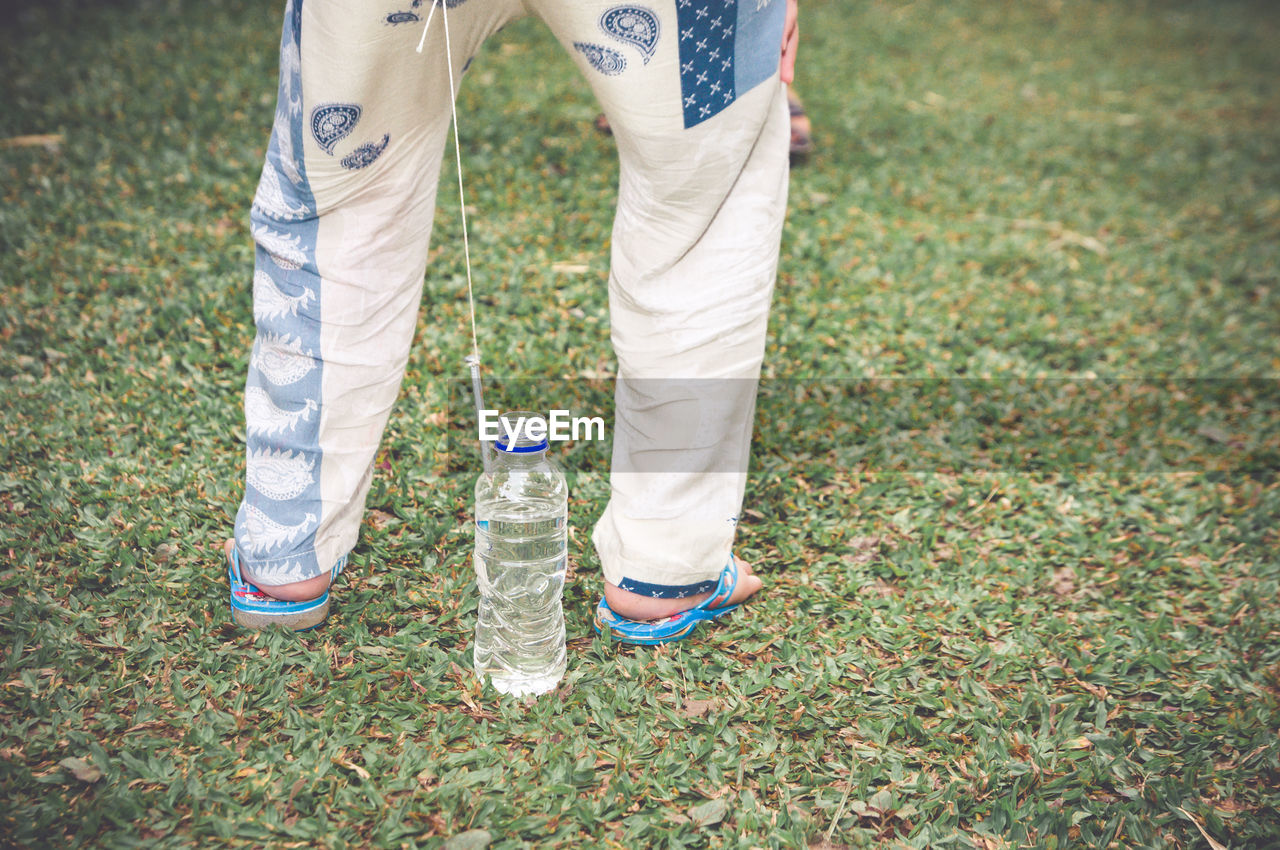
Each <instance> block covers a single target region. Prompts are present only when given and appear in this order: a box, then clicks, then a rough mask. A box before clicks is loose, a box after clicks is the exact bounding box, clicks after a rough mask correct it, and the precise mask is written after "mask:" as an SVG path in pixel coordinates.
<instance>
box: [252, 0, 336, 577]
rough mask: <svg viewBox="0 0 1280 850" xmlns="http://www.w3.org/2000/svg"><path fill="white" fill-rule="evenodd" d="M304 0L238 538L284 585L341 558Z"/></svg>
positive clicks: (273, 192) (277, 158) (274, 192)
mask: <svg viewBox="0 0 1280 850" xmlns="http://www.w3.org/2000/svg"><path fill="white" fill-rule="evenodd" d="M301 26H302V0H290V2H289V6H288V9H287V10H286V12H285V20H284V33H283V36H282V38H281V44H280V90H279V98H278V103H277V106H276V116H275V125H274V127H273V129H272V133H271V143H270V145H269V146H268V148H267V162H266V164H265V166H264V167H263V176H262V180H261V182H260V183H259V186H258V194H257V197H256V199H255V202H254V205H253V209H252V212H251V214H250V221H251V230H252V232H253V237H254V241H255V242H256V243H257V262H256V269H255V271H254V276H253V289H254V299H253V300H254V320H255V322H256V324H257V328H258V334H257V339H256V340H255V341H254V345H253V354H252V356H251V358H250V361H249V377H248V381H247V383H246V386H245V394H244V408H245V423H246V438H247V441H246V442H247V446H246V447H247V457H246V467H245V484H246V487H245V495H244V501H243V502H242V503H241V504H240V510H239V512H238V513H237V514H236V530H235V538H236V547H237V549H238V550H239V552H240V557H241V558H242V560H243V561H244V562H246V563H248V564H249V565H250V568H251V569H252V571H253V574H254V575H255V576H257V577H259V578H262V579H271V581H270V582H269V583H272V584H284V583H286V582H290V581H298V580H301V579H305V578H310V577H312V576H315V575H319V574H321V573H322V572H324V571H325V570H327V569H329V568H330V567H332V566H333V565H332V564H324V565H321V564H319V563H318V562H317V561H316V555H315V550H314V548H313V547H314V535H315V530H316V527H317V525H318V523H319V518H320V513H321V500H320V462H321V451H320V445H319V424H320V387H321V375H322V372H323V364H322V363H321V361H320V359H319V356H318V355H319V352H320V307H321V305H320V276H319V272H318V270H317V269H316V256H315V245H316V232H317V228H318V222H317V219H316V216H315V209H316V202H315V197H314V195H313V194H312V192H311V184H310V181H309V180H308V179H307V172H306V164H305V160H304V157H303V150H302V145H303V139H304V134H305V132H306V128H305V123H304V116H303V109H302V73H301V63H300V62H299V56H300V48H301ZM359 114H360V112H359V107H352V106H347V105H336V106H335V107H330V108H329V109H328V111H323V110H317V114H315V115H313V116H312V121H311V128H310V129H311V132H312V134H313V135H314V136H315V138H316V141H317V142H318V143H319V144H320V145H321V146H322V147H325V148H326V149H331V148H332V146H333V145H334V144H336V143H337V141H338V140H339V139H340V138H342V137H343V136H345V135H346V134H347V133H349V132H350V131H351V128H352V127H354V125H355V122H356V120H357V119H358V118H359Z"/></svg>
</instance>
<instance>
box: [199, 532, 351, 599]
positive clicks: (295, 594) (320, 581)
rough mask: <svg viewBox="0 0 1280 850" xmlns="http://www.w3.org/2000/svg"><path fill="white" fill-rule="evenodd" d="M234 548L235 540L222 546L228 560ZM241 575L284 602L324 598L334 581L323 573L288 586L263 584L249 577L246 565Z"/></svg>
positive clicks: (228, 541) (230, 540)
mask: <svg viewBox="0 0 1280 850" xmlns="http://www.w3.org/2000/svg"><path fill="white" fill-rule="evenodd" d="M234 546H235V540H233V539H228V540H226V541H224V542H223V544H222V552H223V554H224V555H226V556H227V558H228V559H229V558H230V557H231V551H232V549H233V547H234ZM240 574H241V575H242V576H244V579H245V580H246V581H248V582H250V583H252V584H253V586H254V587H256V588H258V590H261V591H262V592H263V593H265V594H267V596H270V597H271V598H272V599H279V600H280V601H282V602H310V601H311V600H312V599H319V598H320V597H321V596H324V592H325V591H326V590H328V589H329V584H330V583H331V582H332V580H333V579H332V576H330V575H329V573H321V574H320V575H318V576H315V577H313V578H309V579H304V580H302V581H293V582H289V583H288V584H262V583H260V582H258V581H257V580H256V579H255V578H253V576H251V575H249V573H248V572H247V571H246V570H245V568H244V564H241V565H240Z"/></svg>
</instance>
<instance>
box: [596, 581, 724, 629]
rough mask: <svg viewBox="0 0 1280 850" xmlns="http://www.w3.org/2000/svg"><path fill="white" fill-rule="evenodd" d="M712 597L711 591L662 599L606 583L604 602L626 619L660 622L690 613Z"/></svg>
mask: <svg viewBox="0 0 1280 850" xmlns="http://www.w3.org/2000/svg"><path fill="white" fill-rule="evenodd" d="M710 596H711V591H707V592H705V593H698V594H695V595H693V596H686V597H683V598H680V599H662V598H655V597H652V596H644V595H642V594H639V593H633V592H632V591H630V590H623V589H622V588H620V587H618V586H617V585H616V584H612V583H610V582H607V581H606V582H605V583H604V601H605V602H606V603H608V605H609V607H610V608H612V609H613V612H614V613H615V614H617V615H618V616H620V617H626V618H627V619H628V620H658V619H661V618H662V617H670V616H671V615H673V614H679V613H680V612H681V611H688V610H689V609H690V608H692V607H693V606H695V605H697V604H698V603H699V602H701V601H703V600H704V599H707V598H708V597H710Z"/></svg>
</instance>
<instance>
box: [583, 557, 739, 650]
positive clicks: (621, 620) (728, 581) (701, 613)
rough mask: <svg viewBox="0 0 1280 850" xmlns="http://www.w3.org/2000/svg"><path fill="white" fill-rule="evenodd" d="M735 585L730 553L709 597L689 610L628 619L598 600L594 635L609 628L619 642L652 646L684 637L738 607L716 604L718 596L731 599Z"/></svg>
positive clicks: (736, 569)
mask: <svg viewBox="0 0 1280 850" xmlns="http://www.w3.org/2000/svg"><path fill="white" fill-rule="evenodd" d="M737 586H738V566H737V564H736V563H734V560H733V555H730V556H729V563H727V564H725V565H724V569H723V570H722V571H721V572H720V581H719V582H717V583H716V589H715V590H714V591H712V593H711V595H710V596H709V597H707V598H706V599H704V600H702V601H701V602H699V603H698V604H697V605H695V606H694V607H692V608H690V609H689V610H688V611H681V612H680V613H678V614H672V615H671V616H670V617H663V618H662V619H660V620H628V619H627V618H626V617H623V616H621V615H620V614H618V613H617V612H615V611H614V610H613V609H612V608H610V607H609V603H607V602H605V601H604V600H603V599H601V600H600V604H599V605H597V606H596V616H595V622H594V624H593V625H594V626H595V630H596V633H597V634H601V633H603V632H604V630H605V629H608V630H609V634H610V635H611V636H612V637H613V639H614V640H616V641H618V642H619V643H637V644H644V645H650V646H651V645H655V644H661V643H671V642H672V641H677V640H683V639H684V638H687V637H688V636H689V635H690V634H692V633H693V630H694V629H695V628H696V627H697V625H698V623H700V622H702V621H704V620H717V619H719V618H720V617H723V616H724V615H725V614H728V613H729V612H730V611H732V610H733V609H735V608H737V607H738V606H737V605H725V606H723V607H715V602H716V600H717V599H721V600H728V599H730V598H732V596H733V591H734V588H736V587H737Z"/></svg>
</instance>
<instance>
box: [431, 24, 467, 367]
mask: <svg viewBox="0 0 1280 850" xmlns="http://www.w3.org/2000/svg"><path fill="white" fill-rule="evenodd" d="M437 2H438V3H439V4H440V7H441V8H442V9H443V10H444V11H442V12H441V13H440V16H441V17H442V18H443V19H444V59H445V66H446V67H447V68H448V69H449V111H450V114H451V115H452V116H453V158H454V161H455V162H456V163H457V165H458V210H459V212H460V213H461V215H462V254H463V257H464V259H465V261H466V267H467V307H468V309H469V310H470V311H471V355H472V357H474V358H475V366H473V370H476V371H478V368H479V364H480V341H479V337H477V336H476V300H475V295H474V294H473V292H472V288H471V241H470V240H469V239H468V238H467V198H466V195H465V194H464V193H463V189H462V145H461V143H459V141H458V105H457V103H456V101H457V92H456V91H455V88H454V83H453V47H452V45H451V43H450V40H449V0H432V2H431V11H430V12H429V13H427V23H426V24H425V25H424V26H423V27H422V38H421V39H419V40H418V51H417V52H418V53H421V52H422V46H423V45H424V44H426V42H427V30H429V29H431V19H432V18H433V17H434V16H435V13H436V3H437Z"/></svg>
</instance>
